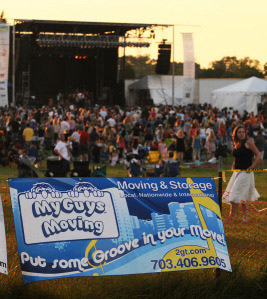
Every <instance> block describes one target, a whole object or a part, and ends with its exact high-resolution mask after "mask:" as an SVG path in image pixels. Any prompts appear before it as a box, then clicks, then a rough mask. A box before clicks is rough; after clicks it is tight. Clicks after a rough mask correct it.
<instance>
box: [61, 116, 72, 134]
mask: <svg viewBox="0 0 267 299" xmlns="http://www.w3.org/2000/svg"><path fill="white" fill-rule="evenodd" d="M67 119H68V118H67V117H66V116H65V117H64V119H63V120H62V121H61V123H60V133H64V134H67V133H69V130H70V124H69V123H68V122H67Z"/></svg>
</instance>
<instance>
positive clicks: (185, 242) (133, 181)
mask: <svg viewBox="0 0 267 299" xmlns="http://www.w3.org/2000/svg"><path fill="white" fill-rule="evenodd" d="M9 187H10V195H11V200H12V208H13V215H14V222H15V229H16V236H17V243H18V250H19V257H20V263H21V270H22V275H23V280H24V282H25V283H30V282H33V281H38V280H45V279H54V278H63V277H72V276H97V275H99V276H102V275H124V274H137V273H155V272H167V271H178V270H189V269H203V268H221V269H224V270H227V271H231V265H230V261H229V256H228V251H227V245H226V241H225V234H224V229H223V224H222V220H221V213H220V208H219V205H218V199H217V194H216V188H215V183H214V179H213V178H38V179H10V180H9Z"/></svg>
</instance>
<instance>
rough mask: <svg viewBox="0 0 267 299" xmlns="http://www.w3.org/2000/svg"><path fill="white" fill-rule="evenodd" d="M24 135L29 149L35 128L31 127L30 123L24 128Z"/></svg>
mask: <svg viewBox="0 0 267 299" xmlns="http://www.w3.org/2000/svg"><path fill="white" fill-rule="evenodd" d="M22 135H23V138H24V143H25V146H26V148H28V149H29V148H30V145H31V142H32V138H33V135H34V132H33V129H32V128H31V127H30V124H29V123H27V124H26V128H25V129H24V130H23V133H22Z"/></svg>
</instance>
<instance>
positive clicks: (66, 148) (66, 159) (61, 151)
mask: <svg viewBox="0 0 267 299" xmlns="http://www.w3.org/2000/svg"><path fill="white" fill-rule="evenodd" d="M59 140H60V141H59V142H58V143H57V145H56V147H55V153H56V154H57V155H58V156H59V160H60V161H61V164H62V170H63V172H64V174H65V175H67V173H68V172H69V171H70V157H71V151H72V149H71V145H70V144H68V143H66V141H65V135H64V134H62V133H61V134H59Z"/></svg>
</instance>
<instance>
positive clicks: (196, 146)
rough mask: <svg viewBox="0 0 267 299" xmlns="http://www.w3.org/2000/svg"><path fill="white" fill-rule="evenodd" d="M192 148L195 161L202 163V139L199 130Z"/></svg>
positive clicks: (193, 139)
mask: <svg viewBox="0 0 267 299" xmlns="http://www.w3.org/2000/svg"><path fill="white" fill-rule="evenodd" d="M192 148H193V160H194V161H196V160H198V161H200V151H201V148H202V146H201V138H200V132H199V130H197V132H196V135H194V136H193V138H192Z"/></svg>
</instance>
